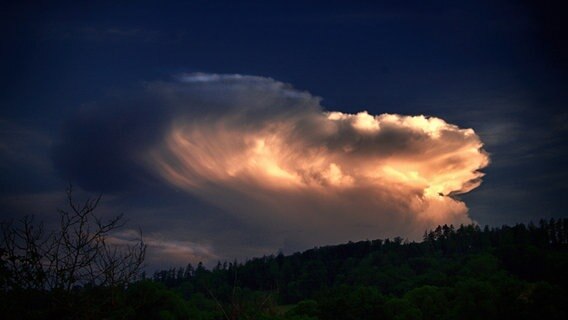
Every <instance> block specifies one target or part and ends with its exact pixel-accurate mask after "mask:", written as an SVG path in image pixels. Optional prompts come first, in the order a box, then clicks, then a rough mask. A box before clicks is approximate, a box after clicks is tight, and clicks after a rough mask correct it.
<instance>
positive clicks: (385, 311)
mask: <svg viewBox="0 0 568 320" xmlns="http://www.w3.org/2000/svg"><path fill="white" fill-rule="evenodd" d="M140 245H141V246H142V245H143V244H142V243H141V244H140ZM140 248H141V249H140V250H142V247H140ZM567 248H568V219H561V220H552V219H551V220H548V221H544V220H542V221H540V222H539V223H538V225H534V224H529V225H523V224H518V225H515V226H512V227H509V226H503V227H501V228H488V227H485V228H483V229H481V228H480V227H478V226H475V225H468V226H460V227H457V228H454V227H453V226H440V227H438V228H436V229H435V230H432V231H430V232H428V233H426V234H425V235H424V240H423V241H422V242H420V243H415V242H410V243H408V242H405V241H403V240H402V239H400V238H396V239H391V240H389V239H387V240H373V241H361V242H356V243H351V242H350V243H348V244H343V245H337V246H328V247H321V248H314V249H311V250H308V251H305V252H302V253H295V254H293V255H289V256H284V255H282V254H279V255H276V256H267V257H262V258H256V259H252V260H250V261H247V262H245V263H237V262H231V263H227V262H225V263H221V262H220V263H218V264H217V266H216V267H215V268H213V269H211V270H208V269H206V268H204V267H203V265H202V264H198V265H197V266H192V265H190V264H188V265H187V266H185V267H183V268H172V269H170V270H164V271H159V272H156V273H154V274H153V275H152V276H151V277H147V276H146V275H144V274H141V275H140V276H139V277H138V278H139V280H137V281H133V280H132V273H128V272H127V273H126V274H123V276H122V277H120V276H118V275H117V276H116V277H114V278H113V276H112V275H111V274H107V275H105V274H104V272H110V271H113V272H114V271H118V270H119V269H116V266H114V265H112V263H111V265H105V266H106V269H105V270H106V271H105V270H103V271H104V272H103V273H101V274H99V278H86V280H84V281H83V282H77V281H76V279H75V278H74V277H77V276H79V275H80V274H73V273H69V272H68V271H69V270H63V269H61V270H59V271H60V275H59V276H60V277H63V278H61V279H60V283H59V284H56V285H54V286H51V287H48V286H47V284H48V283H45V282H41V281H42V277H44V278H45V277H53V275H50V274H37V273H35V274H34V273H33V272H30V273H28V274H27V276H28V277H32V278H27V279H26V278H25V277H23V278H22V275H20V278H18V275H15V274H14V273H15V272H17V270H15V269H13V268H11V267H10V266H11V265H14V264H13V263H14V261H13V260H15V259H16V260H17V259H20V261H19V262H18V263H20V264H21V265H20V266H22V263H23V265H24V266H25V265H26V264H25V263H26V261H25V259H30V258H33V257H34V254H26V253H22V254H21V255H20V256H17V257H14V256H10V255H9V254H7V253H6V248H4V247H3V248H1V250H2V256H1V257H2V260H1V261H0V271H1V273H0V284H1V293H0V308H1V317H2V318H3V319H47V318H53V319H265V320H268V319H272V320H277V319H281V320H300V319H301V320H314V319H323V320H328V319H329V320H331V319H334V320H341V319H354V320H355V319H485V320H487V319H537V318H540V319H566V318H567V316H568V292H567V290H568V250H567ZM142 253H143V252H142V251H138V253H136V252H134V253H133V252H130V253H129V252H126V255H125V257H126V258H128V259H132V258H133V257H134V258H136V259H139V258H140V256H139V255H140V254H142ZM26 257H27V258H26ZM112 257H114V256H112ZM128 259H127V260H125V261H126V264H125V262H124V261H123V260H120V259H118V260H117V259H115V260H113V261H114V262H113V263H115V264H117V265H122V266H123V267H127V271H129V272H131V271H137V270H138V269H136V268H137V267H138V262H139V261H138V260H136V259H134V260H128ZM121 261H123V262H121ZM87 262H88V261H87ZM103 262H104V261H103ZM103 262H101V263H103ZM128 268H130V269H128ZM132 268H135V269H132ZM24 275H25V274H24ZM33 277H39V278H37V279H34V278H33ZM66 277H67V278H66ZM69 278H71V279H69ZM147 278H148V279H147ZM38 281H40V282H38ZM70 281H71V282H70ZM73 281H75V282H73ZM97 281H98V282H97ZM34 283H35V284H37V285H34Z"/></svg>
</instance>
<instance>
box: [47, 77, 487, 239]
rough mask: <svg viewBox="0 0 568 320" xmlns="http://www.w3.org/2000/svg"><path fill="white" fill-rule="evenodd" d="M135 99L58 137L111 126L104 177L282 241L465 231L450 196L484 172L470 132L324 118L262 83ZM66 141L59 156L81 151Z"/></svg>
mask: <svg viewBox="0 0 568 320" xmlns="http://www.w3.org/2000/svg"><path fill="white" fill-rule="evenodd" d="M143 96H144V100H145V101H152V103H151V104H149V106H146V107H143V108H137V109H136V108H132V107H131V105H132V104H135V101H130V102H128V103H126V104H124V103H125V102H123V104H122V106H123V107H124V110H116V109H111V108H109V107H108V106H100V107H97V108H95V109H92V110H90V111H89V112H88V114H89V117H87V118H85V119H88V120H89V124H87V123H80V121H79V123H77V122H75V125H76V126H77V127H75V128H74V129H72V130H74V131H75V132H73V134H67V135H66V137H78V136H79V137H80V136H86V135H85V134H82V133H81V131H82V130H89V129H85V127H86V128H97V127H103V128H105V127H109V126H110V125H109V123H108V122H109V121H110V122H112V124H113V125H114V126H117V128H121V129H120V132H117V133H116V134H117V136H116V137H106V139H105V141H104V143H105V145H104V148H105V149H108V150H117V155H116V159H114V161H109V166H119V167H136V168H138V171H137V172H138V178H139V177H140V176H141V174H140V172H144V174H143V175H146V176H147V177H151V179H155V180H157V181H161V183H163V184H165V185H167V186H173V187H175V188H178V189H180V190H183V191H185V192H187V193H188V194H189V195H192V196H197V197H199V198H200V199H203V200H205V201H207V202H209V203H211V204H212V205H214V206H217V207H219V208H222V209H223V210H224V211H225V212H227V213H228V214H232V215H235V216H237V217H238V218H239V219H243V220H244V221H246V222H247V223H250V224H253V225H255V226H257V227H261V228H264V229H269V230H273V231H274V232H275V234H278V235H281V236H282V237H283V240H285V239H286V238H287V237H293V238H294V239H295V241H299V242H301V243H306V244H323V243H327V242H330V241H332V242H333V241H347V240H355V239H360V238H374V237H384V236H397V235H402V236H406V237H409V238H412V239H414V238H417V237H419V236H420V235H421V234H422V233H423V232H424V230H425V229H426V228H430V227H433V226H435V225H437V224H444V223H447V224H450V223H453V224H460V223H469V222H471V220H470V218H469V217H468V213H467V207H466V205H465V204H464V203H463V202H461V201H460V200H457V199H456V198H454V197H453V196H454V195H458V194H462V193H466V192H468V191H470V190H472V189H474V188H476V187H477V186H479V184H480V183H481V177H482V176H483V173H481V172H480V171H479V170H481V169H482V168H484V167H486V166H487V165H488V163H489V158H488V155H487V153H485V152H484V151H483V149H482V146H483V144H482V142H481V141H480V139H479V137H478V136H477V135H476V134H475V132H474V131H473V130H472V129H460V128H458V127H457V126H455V125H452V124H448V123H446V122H445V121H444V120H442V119H439V118H435V117H425V116H423V115H419V116H403V115H397V114H381V115H370V114H369V113H368V112H366V111H361V112H359V113H356V114H347V113H342V112H337V111H331V112H330V111H326V110H324V109H323V107H321V105H320V99H319V98H318V97H314V96H312V95H310V94H309V93H307V92H302V91H298V90H296V89H294V88H293V87H291V86H290V85H288V84H284V83H281V82H278V81H275V80H273V79H270V78H263V77H255V76H243V75H218V74H201V73H200V74H189V75H184V76H181V77H179V79H178V80H177V81H174V82H156V83H150V84H147V85H146V87H145V93H144V94H143ZM109 105H112V106H116V105H117V104H116V103H110V104H109ZM123 112H127V114H123ZM109 114H112V115H113V116H112V117H111V116H109ZM116 114H122V115H123V118H122V119H123V121H124V123H120V120H119V123H117V122H116V121H117V120H116V119H117V117H116ZM105 115H106V117H105ZM93 119H96V121H95V122H93V121H92V120H93ZM118 119H121V118H120V117H119V118H118ZM146 128H150V129H149V130H146ZM118 135H120V136H118ZM89 137H91V136H89ZM121 137H131V138H130V139H132V140H131V141H135V143H131V144H128V143H127V144H125V143H124V138H121ZM71 142H72V141H63V142H62V143H61V144H60V145H59V146H58V147H57V149H56V150H66V151H67V152H69V150H79V149H80V148H74V147H73V146H72V145H69V144H70V143H71ZM83 143H84V141H83ZM77 157H81V156H80V155H77V154H73V152H71V153H65V154H59V155H57V156H56V158H57V159H63V160H64V159H76V158H77ZM64 162H65V161H63V163H64ZM69 162H71V161H69ZM61 168H63V169H64V168H67V167H66V166H64V165H62V166H61ZM107 169H108V171H111V172H112V171H115V170H113V169H112V168H107ZM103 184H104V183H103Z"/></svg>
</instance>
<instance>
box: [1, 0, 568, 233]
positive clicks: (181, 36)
mask: <svg viewBox="0 0 568 320" xmlns="http://www.w3.org/2000/svg"><path fill="white" fill-rule="evenodd" d="M533 2H534V1H499V0H494V1H433V2H429V1H337V2H335V1H321V2H318V1H227V2H222V1H173V2H167V3H164V1H132V2H127V1H121V2H119V3H116V1H115V2H108V3H104V2H99V1H96V2H88V3H87V2H85V3H79V2H77V1H72V2H56V1H30V2H28V1H25V2H24V1H15V2H14V3H12V4H9V3H8V4H6V3H5V4H3V5H2V8H1V10H0V26H1V31H0V32H1V34H2V41H1V42H0V57H1V60H0V68H1V69H0V71H1V73H2V77H1V80H0V81H1V84H0V86H1V89H0V105H1V111H0V124H1V129H0V133H1V136H0V142H1V149H0V152H1V153H0V169H1V170H2V175H1V178H0V182H1V186H0V198H1V199H2V203H3V208H2V209H0V210H1V211H0V214H2V215H3V216H6V217H13V216H17V215H20V214H23V213H24V211H25V210H31V211H33V210H39V209H37V208H36V209H31V205H30V204H29V203H23V202H25V201H31V200H29V199H31V198H29V197H32V196H36V197H40V196H41V195H44V196H45V195H48V194H57V192H62V191H63V189H64V188H65V185H66V183H67V181H68V180H72V179H73V177H68V176H62V174H61V170H60V169H58V168H57V167H56V166H54V165H53V164H52V158H53V155H52V153H53V151H52V145H53V143H54V141H57V140H58V139H60V138H61V135H62V132H65V131H64V129H63V128H64V124H65V123H66V122H68V121H72V120H70V119H72V118H73V117H74V116H75V114H76V113H77V112H78V110H79V109H80V108H81V107H82V106H88V105H91V104H97V103H100V102H101V101H104V100H106V99H109V97H113V96H117V95H121V94H122V93H123V92H133V91H135V90H136V87H137V86H140V85H141V84H144V83H147V82H155V81H160V80H165V81H167V80H168V79H171V78H172V77H173V76H176V75H179V74H182V73H192V72H205V73H218V74H246V75H257V76H262V77H269V78H273V79H275V80H278V81H282V82H285V83H290V84H291V85H293V86H294V87H295V88H297V89H299V90H303V91H308V92H310V93H311V94H313V95H316V96H319V97H322V98H323V101H322V105H323V106H324V107H325V108H326V109H328V110H339V111H343V112H351V113H353V112H358V111H362V110H367V111H368V112H369V113H371V114H380V113H384V112H388V113H399V114H409V115H418V114H424V115H430V116H436V117H440V118H442V119H445V120H446V121H448V122H449V123H453V124H456V125H458V126H460V127H471V128H473V129H474V130H475V131H476V132H477V133H478V134H479V135H480V137H481V140H482V141H483V142H485V149H486V151H487V152H489V153H490V154H491V160H492V164H491V165H490V166H489V167H488V168H486V169H485V170H484V172H485V173H486V176H485V177H484V182H483V184H482V186H481V187H479V188H478V189H476V190H474V191H473V192H471V193H470V194H467V195H464V196H462V199H464V200H465V202H466V203H467V205H468V207H469V208H470V216H471V217H472V218H473V219H474V220H475V221H477V222H479V223H480V224H490V225H498V224H502V223H514V222H527V221H529V220H538V219H540V218H543V217H560V216H562V217H566V215H567V213H566V212H567V209H568V203H567V201H566V196H565V194H566V193H567V191H568V190H567V188H566V185H567V184H566V182H565V181H566V179H567V178H568V176H567V169H566V160H565V159H566V158H567V157H568V151H567V148H566V142H567V141H566V135H567V130H568V126H567V125H566V122H567V121H568V112H567V111H566V104H567V103H568V91H567V90H566V89H567V88H568V77H567V76H568V62H567V58H568V50H567V44H566V40H565V39H568V35H567V34H566V30H567V29H566V22H564V21H563V18H564V17H563V16H562V12H565V11H563V9H564V8H561V7H559V6H558V5H554V4H553V3H554V2H552V1H539V4H534V3H533ZM63 134H64V133H63ZM92 157H93V158H94V159H97V158H100V161H104V157H105V155H104V154H96V153H95V154H93V155H92ZM81 170H84V171H89V170H95V171H96V169H94V168H92V167H84V168H81ZM98 174H102V173H99V172H93V175H98ZM79 187H81V188H84V189H87V191H93V192H99V191H102V192H105V191H106V193H107V194H108V193H109V192H108V190H90V189H93V188H90V187H89V185H88V184H85V185H79ZM164 193H167V192H164ZM61 194H62V193H61ZM124 194H131V193H128V192H123V193H121V196H122V197H124ZM132 194H135V193H132ZM111 195H112V193H111ZM168 197H170V196H167V197H165V196H161V197H157V199H158V198H159V199H160V200H156V201H152V200H148V198H147V197H144V199H141V198H136V197H135V196H132V197H131V198H129V200H128V201H126V202H128V203H136V204H137V205H136V206H134V205H130V206H126V208H130V207H138V206H140V205H142V204H145V205H146V204H147V205H148V207H149V208H150V207H151V206H159V205H158V204H157V203H156V202H159V203H170V202H168V201H167V200H164V199H166V198H168ZM171 197H172V198H175V197H176V196H175V195H171ZM18 199H19V200H18ZM22 199H26V200H22ZM37 199H39V198H37ZM41 199H44V200H45V197H44V198H41ZM44 200H37V201H36V200H34V202H37V203H40V202H41V201H44ZM45 201H47V200H45ZM174 202H175V201H173V200H172V202H171V203H174ZM48 203H51V202H48ZM202 206H203V204H202V203H200V202H198V201H195V202H194V203H193V204H192V207H191V208H193V209H194V210H193V211H200V210H201V209H202ZM40 207H41V208H44V209H45V207H46V206H45V205H40ZM210 210H213V209H210ZM196 215H199V214H197V213H196ZM234 223H237V222H234ZM243 228H244V227H243ZM251 241H252V242H254V240H251ZM243 243H244V242H243Z"/></svg>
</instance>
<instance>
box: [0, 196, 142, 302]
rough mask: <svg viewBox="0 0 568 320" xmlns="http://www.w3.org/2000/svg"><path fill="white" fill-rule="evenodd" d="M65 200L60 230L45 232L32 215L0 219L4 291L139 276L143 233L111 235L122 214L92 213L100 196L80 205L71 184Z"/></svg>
mask: <svg viewBox="0 0 568 320" xmlns="http://www.w3.org/2000/svg"><path fill="white" fill-rule="evenodd" d="M67 200H68V206H69V209H68V210H58V211H59V228H58V230H55V231H52V232H46V231H45V230H44V227H43V224H42V223H39V224H38V223H35V221H34V218H33V216H26V217H24V218H22V219H21V220H20V221H19V222H17V223H13V222H3V223H2V226H1V232H2V235H1V237H0V266H1V267H2V268H1V269H2V272H3V276H2V277H0V280H2V283H1V284H0V286H1V289H2V291H4V292H6V291H10V290H13V289H36V290H49V291H52V290H58V291H61V290H62V291H65V292H70V291H71V290H72V289H74V288H75V287H81V286H103V287H104V286H108V287H120V286H125V285H126V284H128V283H129V282H131V281H133V280H134V279H135V278H136V277H137V276H138V274H139V272H140V271H141V269H142V265H143V262H144V256H145V252H146V245H145V244H144V241H143V240H142V235H141V233H140V234H139V236H136V239H134V240H133V241H132V242H130V241H118V240H117V239H116V238H114V237H112V234H113V232H116V231H117V230H118V229H120V228H121V227H123V226H124V224H125V222H124V220H123V216H122V214H121V215H118V216H116V217H114V218H112V219H110V220H107V221H104V220H103V219H102V218H100V217H99V216H97V215H96V214H95V210H96V208H97V206H98V204H99V202H100V200H101V196H98V197H96V198H89V199H87V200H85V202H83V203H81V204H78V203H77V202H75V200H74V199H73V192H72V188H71V187H69V189H68V190H67Z"/></svg>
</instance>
